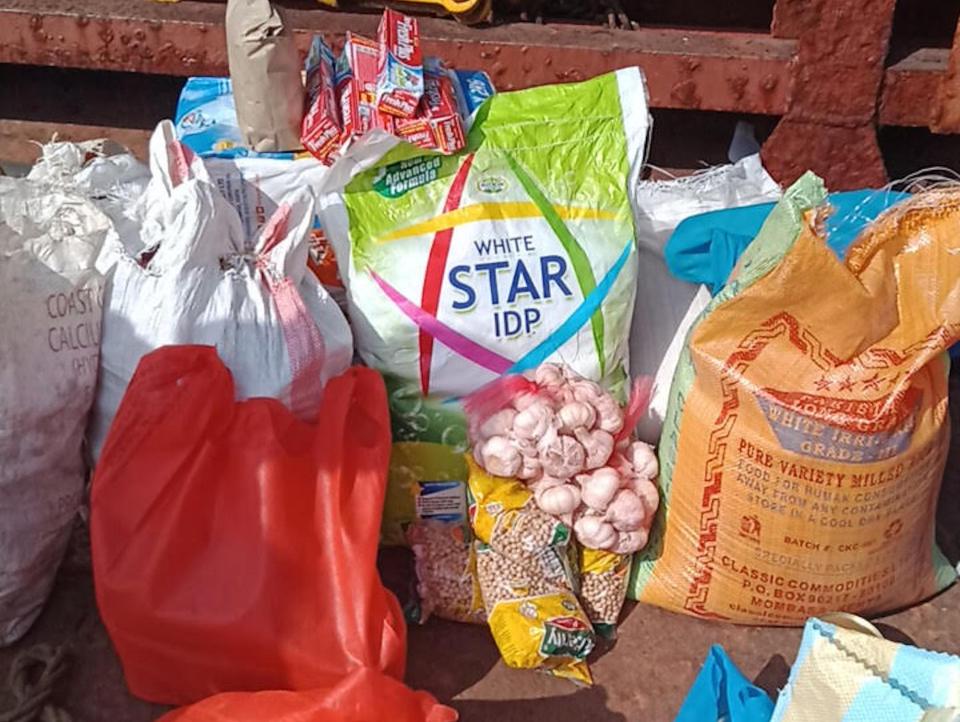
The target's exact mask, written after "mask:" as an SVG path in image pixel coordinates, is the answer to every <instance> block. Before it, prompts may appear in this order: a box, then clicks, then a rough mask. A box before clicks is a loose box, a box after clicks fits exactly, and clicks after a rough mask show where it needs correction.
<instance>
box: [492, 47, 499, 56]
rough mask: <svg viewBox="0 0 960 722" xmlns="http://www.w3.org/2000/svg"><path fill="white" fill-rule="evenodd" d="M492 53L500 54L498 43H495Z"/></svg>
mask: <svg viewBox="0 0 960 722" xmlns="http://www.w3.org/2000/svg"><path fill="white" fill-rule="evenodd" d="M493 54H494V55H499V54H500V46H499V45H497V46H496V47H495V48H494V49H493Z"/></svg>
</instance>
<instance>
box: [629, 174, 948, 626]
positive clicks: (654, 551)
mask: <svg viewBox="0 0 960 722" xmlns="http://www.w3.org/2000/svg"><path fill="white" fill-rule="evenodd" d="M825 196H826V193H825V189H824V187H823V183H822V182H821V181H820V179H818V178H817V177H816V176H814V175H812V174H807V175H805V176H803V177H802V178H800V180H798V181H797V183H796V184H794V186H792V187H791V188H790V189H789V190H788V191H787V192H786V194H785V195H784V197H783V200H782V201H781V202H780V203H779V204H778V205H777V206H776V208H775V209H774V210H773V212H772V213H771V215H770V216H769V218H768V219H767V221H766V223H765V224H764V227H763V229H762V230H761V232H760V234H759V235H758V236H757V237H756V238H755V239H754V241H753V242H752V243H751V244H750V246H749V247H748V248H747V249H746V251H745V253H744V255H743V256H742V257H741V259H740V261H739V263H738V266H737V268H736V269H735V270H734V273H733V276H732V278H731V280H730V281H729V282H728V283H727V286H726V287H725V288H724V289H723V291H721V293H720V294H719V295H718V296H717V297H716V298H714V299H713V300H712V301H711V303H710V305H709V306H708V307H707V309H706V311H705V313H704V314H703V315H702V316H701V318H700V319H699V320H698V322H697V324H696V325H695V326H694V328H693V329H692V330H691V332H690V334H689V336H688V339H687V348H686V349H685V350H684V353H683V355H682V357H681V361H680V364H679V365H678V368H677V372H676V375H675V376H674V380H673V387H672V389H671V392H670V403H669V410H668V413H667V418H666V422H665V424H664V431H663V436H662V438H661V441H660V447H659V452H660V463H661V474H660V484H661V489H662V491H663V495H664V504H663V507H664V513H665V516H666V520H667V521H666V523H665V524H662V525H661V524H658V525H657V526H656V527H655V529H657V534H656V535H655V538H654V540H653V541H652V542H651V544H650V546H649V548H648V549H647V550H645V551H644V552H643V553H642V554H641V555H640V556H639V557H638V558H637V559H635V560H634V567H635V568H634V571H633V580H632V583H631V588H630V593H631V596H632V597H634V598H637V599H639V600H641V601H644V602H648V603H652V604H656V605H659V606H662V607H665V608H667V609H672V610H676V611H682V612H685V613H687V614H692V615H695V616H698V617H702V618H710V619H723V620H728V621H732V622H739V623H748V624H758V623H759V624H774V625H790V624H802V623H803V622H804V620H806V619H807V618H808V617H811V616H820V615H822V614H824V613H826V612H831V611H845V612H853V613H856V614H861V615H871V614H879V613H882V612H886V611H889V610H892V609H896V608H899V607H903V606H906V605H909V604H913V603H915V602H918V601H920V600H922V599H923V598H925V597H928V596H930V595H931V594H933V593H935V592H937V591H939V590H940V589H943V588H944V587H945V586H946V585H948V584H950V583H951V582H953V580H954V579H955V577H956V574H955V572H954V569H953V567H952V566H951V565H950V564H949V562H948V561H947V560H946V559H945V558H944V556H943V555H942V554H941V553H940V551H939V550H938V548H937V547H936V544H935V543H934V512H935V509H936V505H937V496H938V491H939V488H940V481H941V477H942V475H943V470H944V464H945V460H946V455H947V447H948V445H949V437H950V429H949V418H948V416H947V378H948V375H947V371H948V368H949V358H948V355H947V354H946V353H945V350H946V349H947V348H948V347H949V346H950V345H951V344H953V343H954V342H956V341H957V340H958V339H960V190H958V187H957V186H956V185H953V186H951V187H945V188H942V189H933V190H927V191H924V192H922V193H919V194H917V195H916V196H914V197H913V198H911V199H908V200H906V201H902V202H901V203H899V204H897V205H895V206H893V207H892V208H891V209H890V210H888V211H886V212H885V213H884V214H883V215H881V216H879V217H878V218H877V219H876V220H875V221H874V222H873V223H872V224H871V225H870V226H868V227H867V228H866V229H865V230H864V231H863V232H862V233H861V235H860V236H859V237H858V239H857V240H856V241H855V242H854V244H853V245H852V246H851V247H850V248H849V250H848V251H847V254H846V259H845V260H844V261H840V260H838V259H837V258H836V257H835V256H834V254H833V252H832V251H831V250H830V249H829V248H828V246H827V244H826V243H825V242H824V239H823V237H822V235H821V233H820V229H821V228H822V226H823V223H822V220H823V214H824V213H825V212H827V209H825V208H823V207H822V204H823V203H824V200H825ZM661 530H662V534H660V531H661Z"/></svg>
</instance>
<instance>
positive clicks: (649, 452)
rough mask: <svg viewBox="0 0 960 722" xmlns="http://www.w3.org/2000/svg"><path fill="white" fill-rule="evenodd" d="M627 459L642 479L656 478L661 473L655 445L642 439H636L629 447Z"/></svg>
mask: <svg viewBox="0 0 960 722" xmlns="http://www.w3.org/2000/svg"><path fill="white" fill-rule="evenodd" d="M627 459H628V460H629V461H630V465H631V466H633V471H634V473H635V474H636V475H637V476H639V477H640V478H641V479H656V478H657V475H658V474H659V473H660V466H659V464H658V463H657V455H656V454H655V453H654V451H653V447H652V446H650V445H649V444H645V443H643V442H642V441H634V442H633V443H632V444H630V447H629V448H628V449H627Z"/></svg>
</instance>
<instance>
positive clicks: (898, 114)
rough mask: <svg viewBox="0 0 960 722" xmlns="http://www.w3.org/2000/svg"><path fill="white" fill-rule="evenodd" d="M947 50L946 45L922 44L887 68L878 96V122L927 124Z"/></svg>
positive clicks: (903, 124)
mask: <svg viewBox="0 0 960 722" xmlns="http://www.w3.org/2000/svg"><path fill="white" fill-rule="evenodd" d="M949 54H950V51H949V50H947V49H946V48H922V49H920V50H917V51H914V52H913V53H911V54H910V55H908V56H907V57H905V58H904V59H903V60H901V61H899V62H898V63H895V64H894V65H891V66H890V67H889V68H887V70H886V72H885V73H884V80H883V94H882V96H881V98H880V124H881V125H901V126H914V127H927V126H929V125H930V123H931V120H932V118H931V114H932V111H934V110H936V107H937V106H936V103H935V98H936V97H937V92H938V89H939V88H940V85H941V79H942V78H943V76H944V73H945V72H946V69H947V58H948V56H949Z"/></svg>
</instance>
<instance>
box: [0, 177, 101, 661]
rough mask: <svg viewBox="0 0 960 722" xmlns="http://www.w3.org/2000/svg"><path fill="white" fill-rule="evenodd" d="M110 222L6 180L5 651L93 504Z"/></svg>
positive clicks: (84, 204) (1, 196) (1, 186)
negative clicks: (104, 259)
mask: <svg viewBox="0 0 960 722" xmlns="http://www.w3.org/2000/svg"><path fill="white" fill-rule="evenodd" d="M110 225H111V224H110V221H109V219H108V218H107V217H106V216H105V215H104V214H103V213H101V212H100V211H99V210H98V209H97V208H96V207H95V206H94V205H93V204H91V203H90V202H88V201H87V200H85V199H84V198H82V197H80V196H77V195H73V194H68V193H65V192H62V191H59V190H57V189H55V188H53V187H51V186H49V185H46V184H41V183H35V182H32V181H29V180H25V179H13V178H0V339H2V341H0V644H9V643H12V642H14V641H16V640H17V639H18V638H20V637H21V636H22V635H23V634H24V633H25V632H26V631H27V629H28V628H29V627H30V625H31V624H32V623H33V621H34V620H35V619H36V618H37V616H38V615H39V614H40V610H41V609H42V608H43V604H44V602H45V601H46V598H47V595H48V594H49V592H50V588H51V587H52V586H53V581H54V577H55V575H56V571H57V567H58V566H59V564H60V561H61V559H62V558H63V553H64V550H65V549H66V545H67V542H68V540H69V537H70V527H71V522H72V520H73V517H74V514H76V512H77V509H78V507H79V505H80V501H81V497H82V494H83V487H84V480H85V476H86V469H85V465H84V461H83V455H82V446H83V434H84V427H85V426H86V421H87V414H88V412H89V410H90V404H91V402H92V401H93V394H94V387H95V385H96V379H97V358H98V354H99V342H100V318H101V302H102V292H103V279H102V277H101V275H100V274H99V273H97V271H96V270H95V269H94V261H95V259H96V257H97V253H98V252H99V251H100V247H101V245H102V243H103V239H104V237H105V235H106V234H107V231H108V229H109V228H110Z"/></svg>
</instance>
